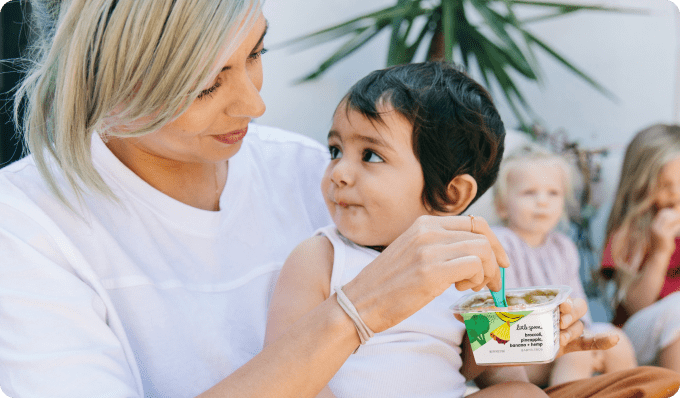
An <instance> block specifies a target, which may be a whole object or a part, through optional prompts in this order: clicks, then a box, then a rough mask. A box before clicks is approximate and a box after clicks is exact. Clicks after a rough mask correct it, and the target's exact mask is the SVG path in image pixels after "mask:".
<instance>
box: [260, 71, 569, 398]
mask: <svg viewBox="0 0 680 398" xmlns="http://www.w3.org/2000/svg"><path fill="white" fill-rule="evenodd" d="M504 137H505V129H504V127H503V123H502V121H501V118H500V116H499V115H498V112H497V111H496V108H495V107H494V105H493V102H492V100H491V97H490V96H489V94H488V93H487V91H486V90H485V89H484V88H482V87H481V86H480V85H479V84H477V83H476V82H475V81H474V80H472V79H471V78H470V77H468V76H467V75H466V74H465V73H463V72H461V71H459V70H458V69H456V68H455V67H453V66H452V65H450V64H448V63H441V62H427V63H421V64H407V65H401V66H396V67H392V68H387V69H384V70H379V71H375V72H373V73H371V74H369V75H368V76H366V77H365V78H363V79H361V80H360V81H359V82H357V83H356V84H355V85H354V86H353V87H352V88H351V89H350V91H349V93H348V94H347V95H346V96H345V97H344V98H343V99H342V101H341V102H340V104H339V105H338V107H337V108H336V110H335V113H334V115H333V124H332V126H331V129H330V132H329V133H328V149H329V152H330V157H331V160H330V164H329V165H328V168H327V169H326V173H325V175H324V177H323V180H322V183H321V189H322V192H323V195H324V198H325V201H326V205H327V207H328V210H329V211H330V214H331V216H332V218H333V222H334V223H335V224H334V225H330V226H328V227H325V228H322V229H320V230H319V231H318V233H317V235H316V236H314V237H312V238H310V239H308V240H306V241H304V242H302V243H301V244H300V245H299V246H298V247H297V248H296V249H295V250H294V251H293V252H292V253H291V255H290V256H289V257H288V259H287V260H286V263H285V264H284V266H283V268H282V270H281V274H280V277H279V280H278V282H277V286H276V289H275V291H274V293H273V297H272V301H271V304H270V308H269V319H268V324H267V335H266V342H265V344H269V343H271V342H272V341H274V340H275V339H276V338H277V337H278V336H279V335H280V334H281V333H282V332H283V331H284V330H286V329H287V328H288V327H289V326H290V325H292V324H293V323H294V322H296V321H297V320H298V319H300V318H302V317H304V316H305V314H307V313H308V312H309V311H311V310H312V309H313V308H315V307H316V306H317V305H318V304H319V303H321V302H323V301H324V300H326V299H328V298H330V297H332V296H335V297H334V298H335V299H337V300H338V302H339V303H340V304H341V306H342V307H343V309H344V310H345V312H347V314H348V316H349V317H350V318H352V320H353V321H354V323H355V326H356V328H357V332H358V334H359V336H360V340H361V344H362V345H360V346H359V348H358V349H357V351H356V352H355V353H354V355H351V356H350V357H349V358H348V359H347V361H346V362H345V363H344V365H342V367H340V370H339V371H338V372H337V374H336V375H335V377H333V379H332V380H331V381H330V382H329V384H328V386H327V387H326V388H325V389H324V390H323V391H322V392H321V393H320V395H319V397H334V396H335V397H339V398H344V397H432V398H434V397H462V396H463V395H464V394H465V392H466V385H465V382H466V379H475V381H476V382H478V384H479V385H480V386H483V387H484V388H483V389H482V390H481V391H478V392H476V393H475V396H476V397H484V396H487V397H493V396H498V395H499V394H503V396H504V397H510V396H514V395H512V394H517V396H521V397H522V398H528V397H532V396H541V397H545V396H546V394H545V393H544V392H543V391H542V390H541V389H540V388H538V387H537V386H535V385H533V384H531V383H529V382H528V379H527V377H526V373H525V371H524V368H522V367H488V368H483V367H478V366H476V364H475V363H474V359H473V355H472V351H471V348H470V344H469V342H468V340H467V338H466V337H465V326H464V324H463V323H462V322H460V321H459V320H457V319H456V318H455V317H454V316H453V314H452V313H451V311H450V310H449V306H450V305H451V304H453V303H454V302H456V301H457V300H458V299H459V298H460V297H461V296H462V295H463V294H464V293H462V292H460V291H458V290H457V288H460V289H462V290H464V289H467V288H469V287H471V286H476V287H475V288H474V289H477V288H481V287H482V284H483V283H482V282H480V281H481V280H480V281H476V282H474V283H472V284H470V282H472V279H469V278H472V276H471V270H472V268H471V267H470V265H471V264H476V263H475V262H474V261H472V262H470V261H460V259H458V258H457V257H454V258H456V260H449V261H448V263H449V265H451V266H452V277H451V279H452V280H454V281H455V283H454V285H455V286H456V287H452V286H450V283H446V286H445V287H443V289H442V290H443V291H444V293H442V294H441V295H439V296H437V297H435V298H434V299H433V301H431V302H430V303H429V304H428V305H426V306H425V307H423V308H422V309H421V310H420V311H418V312H416V313H415V314H414V315H412V316H411V317H409V318H407V319H406V320H404V321H402V322H401V323H399V324H398V325H396V326H394V327H392V328H390V329H387V330H385V331H382V332H380V333H378V334H375V335H373V333H372V332H371V330H370V328H369V327H368V325H365V324H364V323H363V321H362V320H361V317H360V316H359V315H358V314H359V313H360V312H361V308H357V309H355V308H354V306H353V305H352V303H351V301H350V300H349V299H348V298H347V297H346V296H345V294H344V292H343V289H342V286H343V285H345V284H347V283H348V282H349V281H351V280H352V279H353V278H354V277H355V276H356V275H358V274H359V273H360V272H362V271H364V272H371V269H370V268H365V267H366V266H367V265H368V264H369V263H371V262H372V261H373V260H374V259H375V258H376V257H377V256H378V255H379V254H380V252H381V251H383V250H385V249H386V247H387V246H389V245H390V244H391V243H392V242H393V241H394V240H395V239H398V237H399V236H400V235H402V234H403V233H404V232H405V231H407V229H409V228H410V227H411V225H414V224H416V225H417V224H419V223H420V224H422V223H425V222H427V220H428V218H429V217H433V216H448V217H450V219H451V222H452V223H454V222H455V223H458V224H459V225H460V223H463V225H470V229H469V230H465V231H459V232H457V234H458V235H459V236H461V239H464V242H465V245H470V246H466V247H468V248H469V247H472V248H478V250H473V251H472V252H478V253H483V252H485V249H484V248H488V247H489V245H490V240H489V239H491V238H487V236H493V235H491V233H490V230H489V228H488V225H487V224H486V222H484V220H483V219H481V218H478V219H473V218H468V217H465V216H457V215H459V214H460V213H461V212H463V211H464V210H465V209H466V208H467V207H468V206H469V205H470V204H471V203H473V202H474V201H475V200H476V199H477V198H479V196H481V195H482V194H483V193H484V192H485V191H486V190H487V189H488V188H489V187H490V186H491V185H492V184H493V183H494V181H495V179H496V176H497V173H498V168H499V166H500V161H501V158H502V154H503V143H504ZM468 231H469V232H468ZM432 239H436V237H435V236H433V237H432ZM495 243H496V241H495V238H494V244H495ZM450 247H451V248H452V249H451V250H456V248H458V247H460V246H457V242H451V246H450ZM392 254H393V253H390V255H392ZM471 259H472V260H475V259H476V260H480V258H479V257H474V256H467V260H471ZM431 260H436V261H433V262H437V261H441V262H445V260H446V259H441V260H437V259H428V261H431ZM477 269H479V268H478V267H477ZM492 271H495V272H498V269H497V268H496V269H494V270H492ZM485 275H486V271H485ZM480 276H481V275H480ZM484 278H485V277H484ZM473 279H474V278H473ZM442 283H445V282H442ZM465 286H467V287H465ZM444 289H446V290H444ZM403 294H404V296H406V295H408V294H409V292H408V291H405V292H403ZM433 296H435V295H434V294H433ZM329 327H333V325H329ZM563 337H566V336H563ZM369 339H370V340H369ZM566 341H567V340H565V342H566ZM364 343H365V344H364ZM565 344H566V343H565ZM331 366H338V367H339V366H340V364H329V367H331ZM323 371H324V370H323V369H320V370H319V372H323ZM504 382H509V383H504Z"/></svg>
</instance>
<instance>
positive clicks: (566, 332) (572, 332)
mask: <svg viewBox="0 0 680 398" xmlns="http://www.w3.org/2000/svg"><path fill="white" fill-rule="evenodd" d="M587 310H588V305H587V304H586V302H585V300H583V299H575V300H572V299H571V298H567V300H566V301H565V302H564V303H562V304H560V349H559V350H558V351H557V357H559V356H562V355H564V354H567V353H569V352H574V351H586V350H606V349H609V348H612V347H614V346H615V345H616V343H618V342H619V336H617V335H615V334H610V333H599V334H596V335H583V322H581V321H580V319H581V317H582V316H583V315H585V314H586V311H587Z"/></svg>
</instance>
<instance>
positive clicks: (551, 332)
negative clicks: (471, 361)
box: [450, 285, 571, 365]
mask: <svg viewBox="0 0 680 398" xmlns="http://www.w3.org/2000/svg"><path fill="white" fill-rule="evenodd" d="M570 293H571V287H569V286H563V285H555V286H535V287H529V288H516V289H506V291H505V294H506V297H507V300H508V305H509V306H508V307H507V308H498V307H496V306H495V305H494V302H493V299H492V298H491V294H490V292H489V291H488V290H485V291H480V292H475V293H471V294H467V295H465V296H463V297H461V298H460V299H459V300H458V301H457V302H456V303H455V304H453V305H452V306H451V307H450V308H451V310H452V311H453V312H454V313H457V314H460V315H461V316H462V317H463V319H464V320H465V329H466V330H467V334H468V337H469V339H470V344H471V346H472V352H473V354H474V357H475V362H476V363H477V364H478V365H509V364H535V363H546V362H552V361H553V360H554V359H555V355H557V351H558V350H559V348H560V309H559V305H560V304H562V303H563V302H564V301H565V300H566V299H567V297H568V296H569V294H570Z"/></svg>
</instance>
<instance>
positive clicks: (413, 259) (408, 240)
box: [344, 216, 508, 332]
mask: <svg viewBox="0 0 680 398" xmlns="http://www.w3.org/2000/svg"><path fill="white" fill-rule="evenodd" d="M474 220H475V221H474V233H473V232H472V224H471V220H470V217H467V216H422V217H419V218H418V219H417V220H416V222H415V223H414V224H413V225H412V226H411V227H410V228H409V229H408V230H407V231H406V232H404V233H403V234H402V235H400V236H399V237H398V238H397V239H395V240H394V241H393V242H392V244H390V245H389V246H388V247H387V248H386V249H385V250H384V251H383V252H382V253H381V254H380V255H379V256H378V257H377V258H376V259H375V260H373V261H372V262H371V264H369V265H368V266H366V267H365V268H364V269H363V270H362V271H361V272H360V273H359V275H358V276H357V277H356V278H354V279H353V280H352V281H351V282H349V283H348V284H347V285H345V289H344V291H345V294H346V295H347V296H348V297H349V298H350V300H351V301H352V303H353V304H354V306H355V307H356V308H357V310H358V311H359V314H360V315H361V317H362V319H363V320H364V322H366V324H367V325H368V326H369V327H370V328H371V329H372V330H373V331H374V332H380V331H382V330H385V329H387V328H390V327H392V326H394V325H396V324H397V323H399V322H401V321H402V320H404V319H405V318H406V317H408V316H410V315H412V314H413V313H415V312H416V311H418V310H419V309H420V308H422V307H423V306H424V305H426V304H427V303H429V302H430V301H432V299H434V298H435V297H436V296H438V295H440V294H441V293H443V292H444V291H445V290H446V289H448V288H449V287H451V286H452V285H455V286H456V288H457V289H459V290H466V289H475V290H479V289H481V288H482V287H484V286H489V287H490V288H492V289H494V290H498V289H500V270H499V263H501V264H502V265H503V266H507V265H508V260H507V255H506V254H505V251H504V250H503V248H502V247H501V245H500V243H499V242H498V239H496V237H495V236H494V235H493V233H492V232H491V230H490V228H489V226H488V224H487V223H486V221H485V220H484V219H483V218H481V217H475V219H474ZM499 259H500V260H499Z"/></svg>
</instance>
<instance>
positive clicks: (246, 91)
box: [227, 70, 267, 119]
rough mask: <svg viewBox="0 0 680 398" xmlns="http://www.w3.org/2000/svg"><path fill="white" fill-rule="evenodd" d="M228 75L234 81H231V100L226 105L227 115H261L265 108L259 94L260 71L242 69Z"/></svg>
mask: <svg viewBox="0 0 680 398" xmlns="http://www.w3.org/2000/svg"><path fill="white" fill-rule="evenodd" d="M230 77H231V78H233V79H234V80H235V81H233V82H232V90H233V92H232V93H231V94H232V95H233V97H232V101H230V104H229V106H228V107H227V113H228V114H229V116H231V117H242V118H250V119H255V118H258V117H260V116H262V114H264V111H265V109H266V108H267V107H266V106H265V104H264V101H263V100H262V96H260V89H261V88H262V71H248V70H244V71H242V72H241V73H239V74H238V75H232V76H230Z"/></svg>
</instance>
